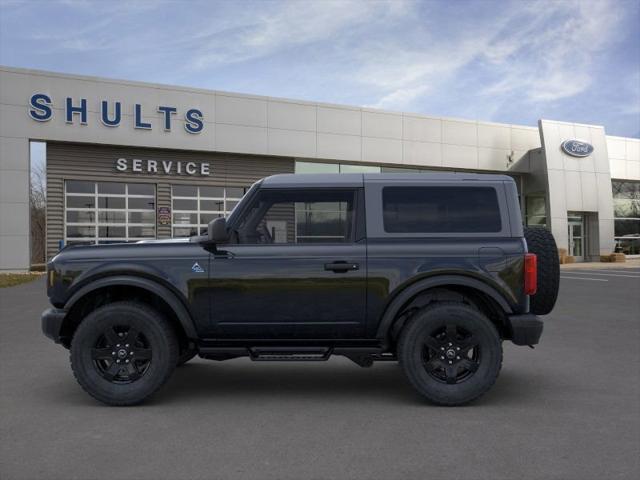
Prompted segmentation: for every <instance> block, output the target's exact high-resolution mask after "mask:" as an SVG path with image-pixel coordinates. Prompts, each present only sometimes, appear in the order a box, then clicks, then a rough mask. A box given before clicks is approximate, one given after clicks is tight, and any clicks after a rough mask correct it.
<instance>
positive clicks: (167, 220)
mask: <svg viewBox="0 0 640 480" xmlns="http://www.w3.org/2000/svg"><path fill="white" fill-rule="evenodd" d="M158 225H171V209H170V208H169V207H158Z"/></svg>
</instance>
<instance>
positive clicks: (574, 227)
mask: <svg viewBox="0 0 640 480" xmlns="http://www.w3.org/2000/svg"><path fill="white" fill-rule="evenodd" d="M568 226H569V255H572V256H573V257H575V259H576V262H582V261H584V249H585V234H584V215H582V214H579V213H569V215H568Z"/></svg>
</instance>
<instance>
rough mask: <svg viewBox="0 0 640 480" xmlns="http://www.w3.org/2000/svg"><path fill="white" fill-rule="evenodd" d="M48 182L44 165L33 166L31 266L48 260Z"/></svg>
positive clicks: (30, 211)
mask: <svg viewBox="0 0 640 480" xmlns="http://www.w3.org/2000/svg"><path fill="white" fill-rule="evenodd" d="M46 206H47V182H46V169H45V166H44V164H42V163H37V164H32V165H31V190H30V193H29V215H30V219H31V220H30V221H31V264H42V263H45V262H46V260H47V245H46V244H47V216H46V212H47V210H46Z"/></svg>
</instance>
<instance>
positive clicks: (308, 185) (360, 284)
mask: <svg viewBox="0 0 640 480" xmlns="http://www.w3.org/2000/svg"><path fill="white" fill-rule="evenodd" d="M531 252H533V253H531ZM538 280H539V282H538ZM558 281H559V267H558V256H557V251H556V246H555V242H554V240H553V237H552V236H551V234H550V233H549V232H548V231H547V230H545V229H542V228H538V229H524V228H523V226H522V219H521V215H520V207H519V202H518V193H517V190H516V185H515V183H514V181H513V180H512V179H511V178H510V177H508V176H502V175H474V174H422V175H417V174H382V175H381V174H343V175H321V174H318V175H276V176H272V177H268V178H265V179H263V180H261V181H259V182H257V183H256V184H254V185H253V186H252V187H251V189H250V190H249V191H248V192H247V194H246V195H245V197H244V198H243V199H242V201H241V202H240V203H239V204H238V205H237V207H236V208H235V210H234V211H233V213H231V215H230V216H229V217H228V218H217V219H215V220H214V221H212V222H211V223H210V224H209V227H208V232H207V234H206V235H202V236H198V237H192V238H191V239H189V240H188V241H179V240H177V241H174V242H167V241H157V242H153V241H152V242H148V243H138V244H119V245H95V246H76V247H68V248H65V249H64V250H63V251H62V252H60V253H59V254H58V255H57V256H56V257H55V258H53V260H51V262H49V264H48V295H49V298H50V301H51V303H52V305H53V306H54V308H52V309H49V310H47V311H45V312H44V313H43V315H42V329H43V331H44V333H45V335H46V336H48V337H50V338H51V339H53V340H54V341H55V342H57V343H61V344H62V345H64V346H65V347H67V348H69V349H70V351H71V368H72V369H73V372H74V374H75V376H76V378H77V380H78V382H79V383H80V385H81V386H82V387H83V388H84V389H85V390H86V391H87V392H88V393H89V394H90V395H92V396H94V397H95V398H97V399H98V400H100V401H102V402H105V403H108V404H111V405H131V404H135V403H139V402H141V401H143V400H144V399H145V398H147V397H148V396H149V395H151V394H152V393H154V392H155V391H156V390H158V389H159V388H160V387H161V386H162V385H163V384H164V383H165V382H166V381H167V379H168V378H169V376H170V375H171V373H172V371H173V369H174V368H175V367H176V365H181V364H183V363H185V362H187V361H188V360H190V359H191V358H193V357H194V356H195V355H199V356H200V357H201V358H206V359H211V360H228V359H232V358H237V357H243V356H248V357H249V358H251V359H252V360H255V361H298V360H306V361H322V360H327V359H328V358H329V357H330V356H331V355H344V356H345V357H347V358H349V359H351V360H353V361H354V362H355V363H357V364H358V365H361V366H363V367H368V366H371V365H372V363H373V362H375V361H389V360H391V361H395V360H397V361H399V362H400V364H401V365H402V368H403V370H404V372H405V373H406V375H407V377H408V379H409V381H410V382H411V384H412V385H413V386H414V387H415V388H416V390H417V391H418V392H420V393H421V394H422V395H423V396H424V397H426V398H427V399H429V400H430V401H432V402H435V403H437V404H443V405H458V404H463V403H466V402H469V401H471V400H473V399H475V398H477V397H479V396H480V395H482V394H483V393H484V392H486V391H487V390H488V389H489V388H490V387H491V385H492V384H493V383H494V382H495V380H496V377H497V376H498V372H499V371H500V367H501V364H502V341H503V340H511V341H512V342H513V343H515V344H516V345H533V344H536V343H538V340H539V338H540V335H541V333H542V320H540V318H539V317H537V316H536V314H537V315H541V314H546V313H548V312H549V311H551V309H552V308H553V305H554V303H555V300H556V296H557V291H558ZM536 289H537V291H536Z"/></svg>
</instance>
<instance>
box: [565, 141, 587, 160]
mask: <svg viewBox="0 0 640 480" xmlns="http://www.w3.org/2000/svg"><path fill="white" fill-rule="evenodd" d="M560 147H561V148H562V151H563V152H564V153H566V154H567V155H571V156H572V157H588V156H589V155H591V154H592V153H593V145H591V144H590V143H587V142H583V141H581V140H565V141H564V142H562V145H560Z"/></svg>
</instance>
